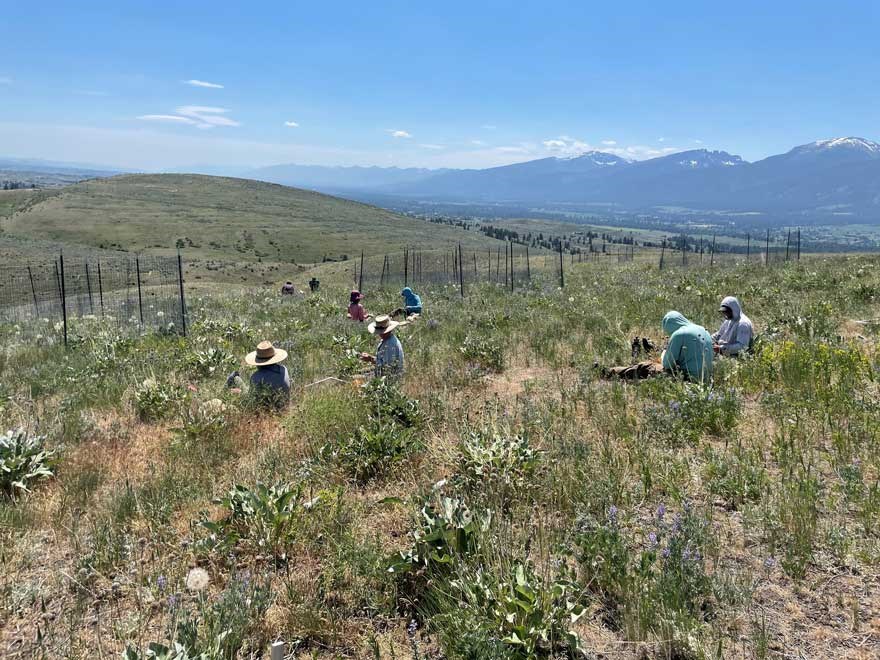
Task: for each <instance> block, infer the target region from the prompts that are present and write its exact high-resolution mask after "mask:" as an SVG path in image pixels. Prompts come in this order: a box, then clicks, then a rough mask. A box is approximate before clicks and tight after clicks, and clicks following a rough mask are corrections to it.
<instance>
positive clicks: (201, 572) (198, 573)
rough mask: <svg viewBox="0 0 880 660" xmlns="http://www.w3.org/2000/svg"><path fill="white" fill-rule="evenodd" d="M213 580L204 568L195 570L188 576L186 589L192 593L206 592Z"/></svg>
mask: <svg viewBox="0 0 880 660" xmlns="http://www.w3.org/2000/svg"><path fill="white" fill-rule="evenodd" d="M210 582H211V578H210V577H209V576H208V571H206V570H205V569H204V568H193V569H192V570H190V572H189V573H188V574H187V576H186V588H187V589H189V590H190V591H204V590H205V589H206V588H207V587H208V584H209V583H210Z"/></svg>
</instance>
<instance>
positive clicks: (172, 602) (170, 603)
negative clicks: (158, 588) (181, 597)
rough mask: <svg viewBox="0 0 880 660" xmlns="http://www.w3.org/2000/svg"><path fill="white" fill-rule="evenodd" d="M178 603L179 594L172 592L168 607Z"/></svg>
mask: <svg viewBox="0 0 880 660" xmlns="http://www.w3.org/2000/svg"><path fill="white" fill-rule="evenodd" d="M175 605H177V595H175V594H171V595H170V596H168V607H174V606H175Z"/></svg>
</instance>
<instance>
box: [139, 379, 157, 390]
mask: <svg viewBox="0 0 880 660" xmlns="http://www.w3.org/2000/svg"><path fill="white" fill-rule="evenodd" d="M156 384H157V383H156V379H155V378H146V379H144V382H143V383H141V387H143V388H144V389H145V390H152V389H155V388H156Z"/></svg>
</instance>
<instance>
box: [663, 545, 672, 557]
mask: <svg viewBox="0 0 880 660" xmlns="http://www.w3.org/2000/svg"><path fill="white" fill-rule="evenodd" d="M661 554H662V555H663V559H669V555H670V554H672V553H671V552H670V550H669V548H663V552H662V553H661Z"/></svg>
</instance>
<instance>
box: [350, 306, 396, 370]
mask: <svg viewBox="0 0 880 660" xmlns="http://www.w3.org/2000/svg"><path fill="white" fill-rule="evenodd" d="M406 324H407V322H406V321H395V320H394V319H392V318H391V317H390V316H388V315H387V314H383V315H381V316H377V317H376V318H375V320H374V321H373V322H372V323H370V324H369V325H368V326H367V330H368V331H369V332H370V334H372V335H376V334H377V335H379V339H381V340H382V341H381V343H380V344H379V346H378V348H377V349H376V355H375V357H374V356H372V355H370V354H369V353H361V355H360V358H361V360H363V361H364V362H369V363H371V364H374V365H376V368H375V371H374V375H375V376H376V378H380V377H382V376H388V377H391V378H400V377H401V376H403V346H402V345H401V344H400V340H399V339H398V338H397V337H396V336H395V334H394V331H395V330H397V328H399V327H401V326H404V325H406Z"/></svg>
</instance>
